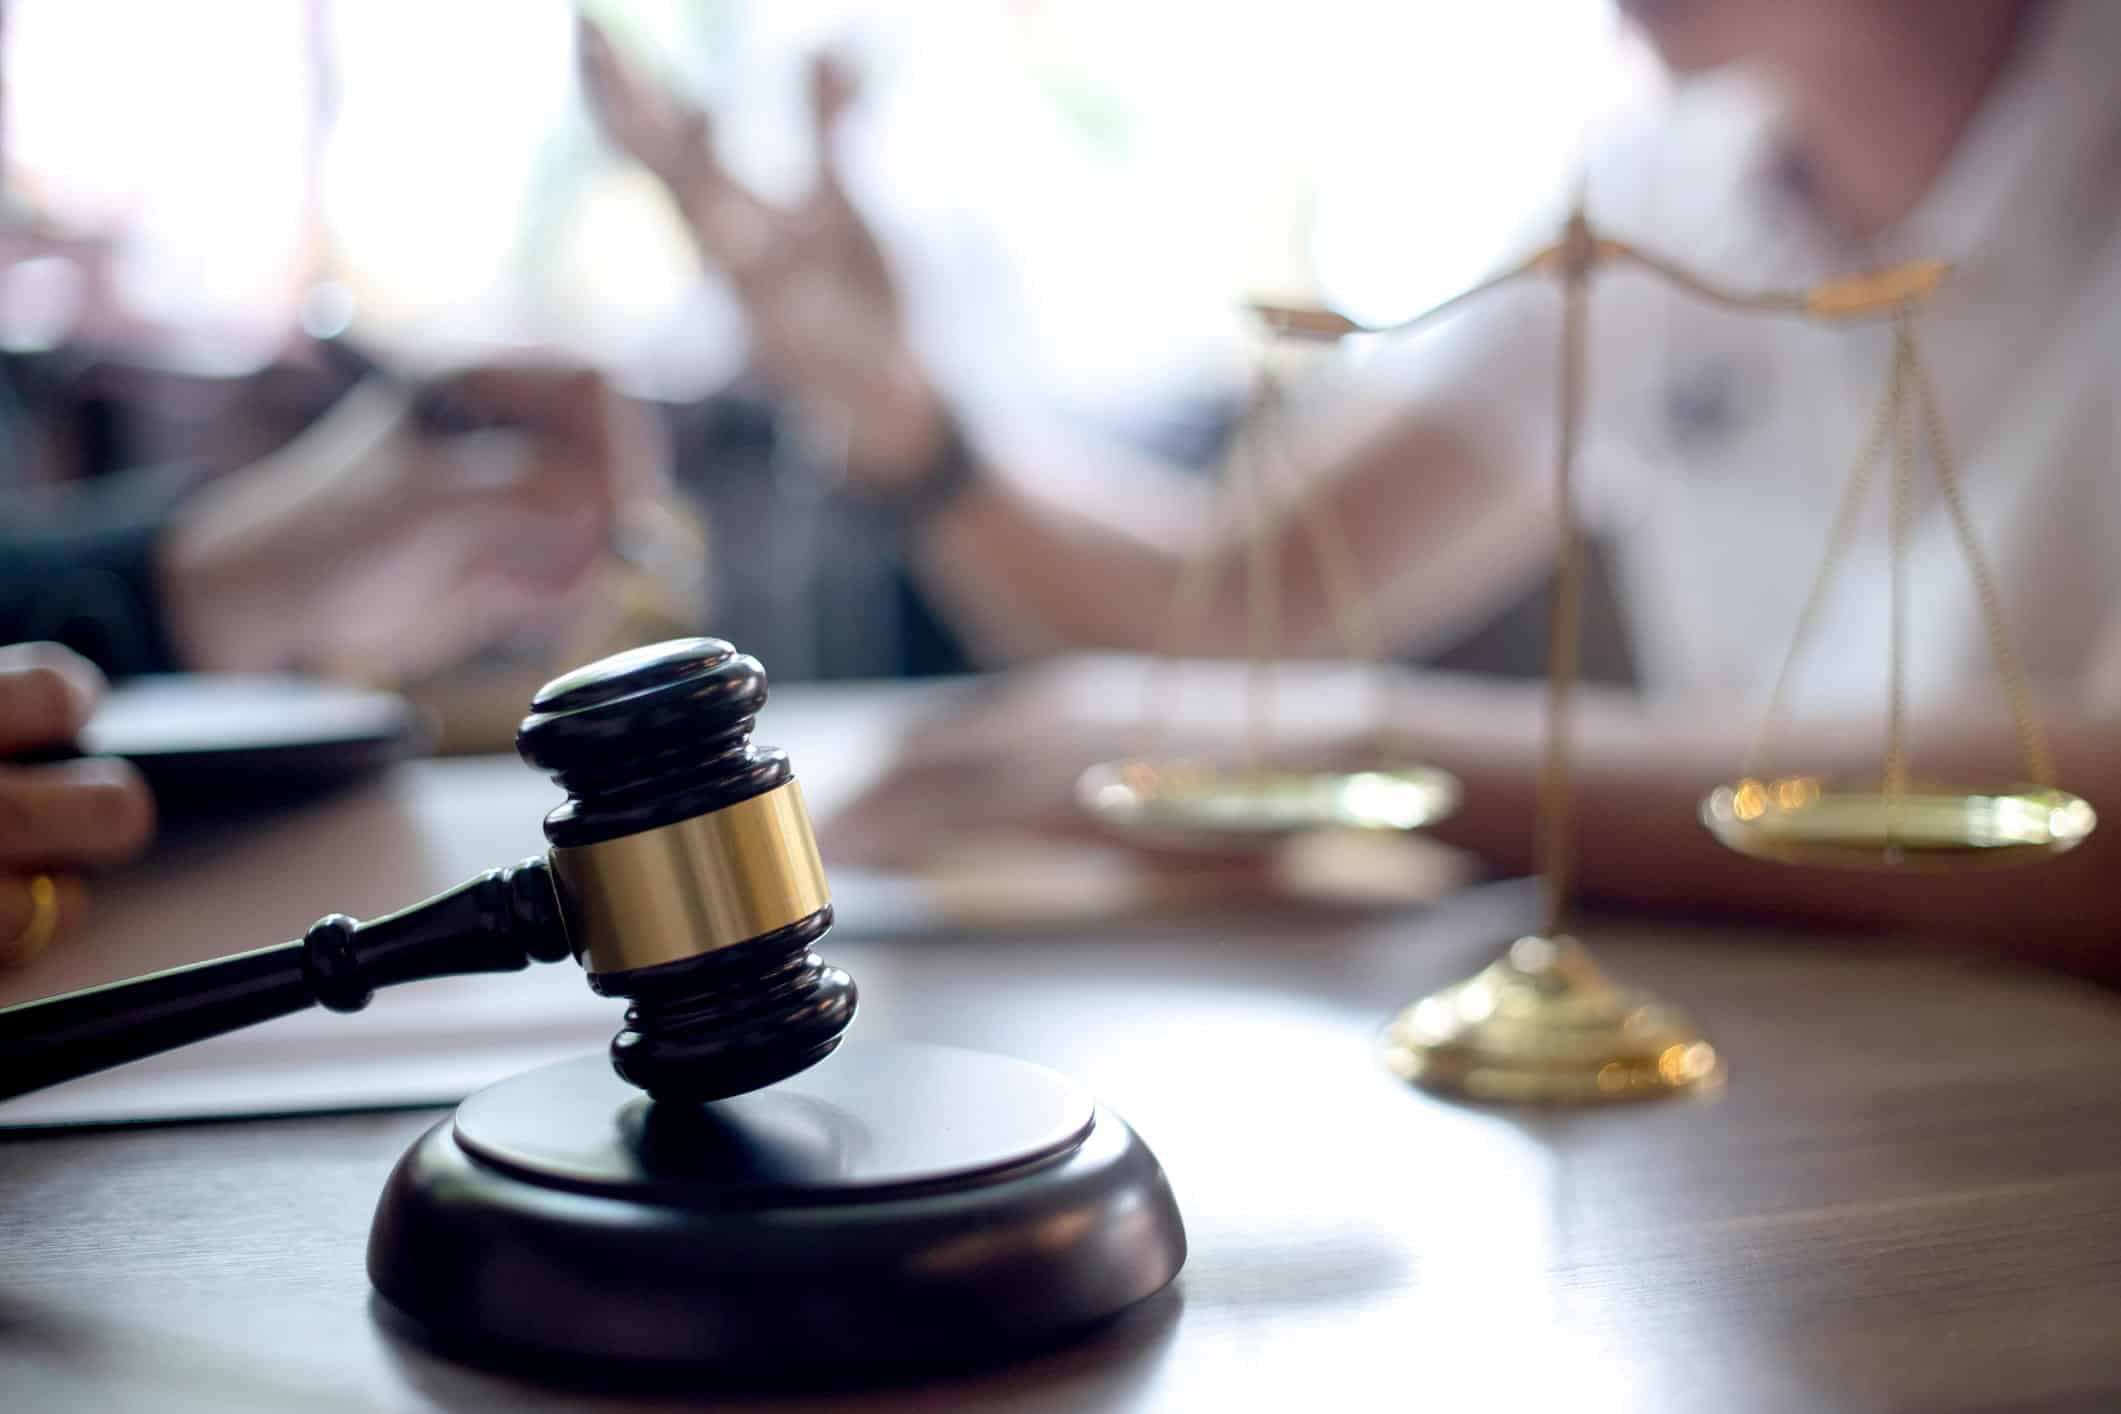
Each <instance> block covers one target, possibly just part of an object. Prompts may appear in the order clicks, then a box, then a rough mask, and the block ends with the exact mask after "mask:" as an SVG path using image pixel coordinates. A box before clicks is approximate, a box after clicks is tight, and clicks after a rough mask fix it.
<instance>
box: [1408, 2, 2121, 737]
mask: <svg viewBox="0 0 2121 1414" xmlns="http://www.w3.org/2000/svg"><path fill="white" fill-rule="evenodd" d="M2117 73H2121V4H2115V3H2110V0H2058V3H2056V4H2055V5H2053V6H2051V7H2050V8H2049V9H2048V10H2046V11H2045V12H2043V13H2041V15H2040V16H2039V18H2038V21H2037V27H2036V29H2035V30H2034V32H2032V33H2030V34H2028V35H2027V36H2026V37H2025V39H2024V41H2023V42H2022V43H2021V46H2020V49H2019V52H2018V53H2017V54H2016V55H2015V56H2014V57H2013V60H2012V62H2011V64H2010V66H2009V68H2008V69H2007V70H2006V72H2005V73H2004V74H2003V75H2002V76H2001V78H2000V79H1999V81H1998V84H1997V87H1996V88H1995V89H1994V91H1993V92H1992V93H1991V95H1990V97H1989V98H1988V100H1987V101H1986V103H1985V105H1984V107H1983V108H1982V110H1981V112H1980V113H1979V114H1978V115H1977V117H1976V119H1975V122H1974V124H1973V125H1972V127H1971V128H1970V130H1969V131H1968V133H1967V134H1966V135H1965V137H1964V138H1963V139H1962V141H1961V143H1960V145H1959V148H1958V150H1957V151H1956V152H1955V153H1954V155H1953V157H1952V159H1951V161H1950V163H1949V164H1948V166H1947V168H1946V170H1945V171H1944V173H1943V174H1942V176H1941V177H1940V179H1939V180H1938V182H1937V183H1936V185H1935V186H1934V187H1933V188H1932V190H1931V192H1930V193H1929V195H1928V196H1927V197H1926V198H1925V200H1924V201H1923V202H1922V204H1921V205H1920V207H1919V208H1918V209H1917V210H1916V211H1915V212H1913V213H1912V214H1911V215H1910V216H1909V217H1908V218H1907V219H1906V220H1905V221H1903V222H1902V223H1901V224H1900V226H1899V227H1898V228H1897V229H1895V230H1894V231H1892V232H1890V233H1889V234H1888V235H1887V236H1885V237H1884V238H1883V239H1882V240H1880V241H1879V242H1877V243H1875V244H1874V245H1872V246H1871V247H1869V248H1868V249H1866V250H1863V251H1851V250H1849V249H1846V248H1837V247H1836V245H1835V243H1834V242H1832V241H1830V240H1829V239H1827V238H1826V237H1825V236H1824V235H1822V234H1821V233H1820V232H1819V231H1818V230H1817V228H1816V227H1814V226H1812V225H1811V224H1809V223H1808V222H1807V220H1806V219H1805V216H1804V214H1803V211H1802V208H1801V203H1799V202H1798V201H1797V200H1796V199H1795V198H1794V197H1793V196H1792V195H1791V194H1789V193H1788V192H1787V191H1786V190H1778V189H1777V187H1776V184H1775V183H1774V182H1773V180H1772V179H1771V178H1770V177H1769V175H1768V171H1769V166H1770V164H1769V160H1768V159H1769V156H1770V154H1771V151H1772V148H1771V144H1770V137H1771V134H1772V132H1773V114H1772V112H1771V110H1770V108H1769V106H1768V104H1767V103H1766V101H1765V99H1764V97H1763V95H1761V94H1760V93H1758V92H1757V91H1755V90H1753V89H1751V88H1750V87H1748V86H1747V85H1745V84H1743V83H1742V82H1739V81H1736V80H1732V79H1716V80H1710V81H1701V82H1697V83H1695V84H1692V85H1690V86H1688V87H1686V88H1683V89H1681V90H1680V91H1679V92H1678V93H1676V94H1675V95H1674V96H1673V98H1672V101H1671V102H1670V104H1669V106H1668V107H1667V108H1666V110H1665V111H1664V112H1662V113H1661V114H1659V115H1658V118H1657V121H1656V123H1655V124H1654V126H1653V127H1651V128H1648V129H1646V130H1645V132H1644V133H1643V134H1642V135H1641V136H1640V137H1638V138H1635V139H1632V140H1627V141H1621V142H1615V143H1613V144H1610V145H1609V147H1608V148H1607V149H1606V150H1605V151H1603V152H1602V153H1601V154H1600V155H1599V156H1598V157H1597V159H1595V160H1594V162H1593V164H1592V171H1591V178H1590V185H1589V192H1590V196H1589V205H1590V212H1591V216H1592V220H1593V222H1594V224H1596V225H1598V226H1600V227H1601V228H1602V229H1604V230H1606V231H1607V232H1609V233H1610V234H1613V235H1616V236H1618V237H1620V238H1622V239H1625V240H1628V241H1630V242H1633V243H1637V244H1640V245H1641V246H1643V247H1645V248H1646V249H1649V250H1652V251H1655V252H1657V253H1659V254H1661V255H1664V256H1666V257H1668V258H1670V259H1672V260H1674V261H1676V262H1678V263H1681V264H1683V265H1686V266H1687V267H1689V268H1691V269H1694V270H1697V271H1699V272H1700V273H1702V274H1704V275H1706V276H1709V277H1711V278H1714V279H1716V280H1719V281H1721V282H1723V283H1726V284H1729V285H1733V286H1735V287H1737V288H1740V289H1784V290H1794V289H1801V288H1803V287H1804V286H1806V285H1808V284H1810V283H1812V282H1813V281H1815V280H1818V279H1820V278H1823V277H1826V276H1829V275H1836V274H1847V273H1853V272H1855V271H1858V270H1862V269H1867V268H1872V267H1875V266H1878V265H1883V264H1889V263H1894V262H1897V261H1900V260H1904V259H1912V258H1918V257H1929V256H1934V257H1939V258H1943V259H1946V260H1950V261H1952V262H1953V263H1954V265H1955V270H1954V273H1953V275H1952V277H1951V279H1950V281H1949V282H1948V283H1947V284H1946V286H1945V287H1944V289H1943V290H1942V291H1941V292H1940V293H1939V294H1938V295H1937V296H1936V297H1935V298H1934V299H1932V300H1931V301H1930V304H1929V307H1928V308H1927V309H1926V310H1925V312H1924V314H1923V316H1922V318H1921V320H1920V324H1919V336H1920V340H1921V346H1922V349H1923V353H1924V356H1925V359H1926V362H1927V364H1928V366H1929V370H1930V373H1931V376H1932V379H1933V380H1934V382H1935V384H1936V386H1937V389H1938V394H1939V398H1940V401H1941V405H1942V409H1943V415H1944V420H1945V423H1946V425H1947V428H1948V432H1949V436H1950V440H1951V442H1952V445H1953V448H1954V451H1955V453H1956V460H1957V462H1958V465H1959V469H1960V473H1961V476H1962V478H1963V483H1964V487H1965V493H1966V497H1967V502H1968V506H1969V509H1970V510H1971V513H1972V517H1973V520H1974V524H1975V533H1976V535H1977V537H1978V539H1979V540H1980V542H1981V545H1982V547H1983V549H1984V550H1985V551H1986V553H1987V555H1988V557H1989V561H1990V564H1991V566H1992V567H1993V569H1994V571H1995V575H1996V579H1997V582H1998V587H1999V589H2000V592H2001V597H2002V599H2003V604H2004V611H2005V616H2006V619H2007V623H2008V628H2009V632H2010V635H2011V638H2012V641H2013V643H2014V645H2015V647H2016V648H2017V650H2018V653H2019V655H2020V657H2021V658H2022V659H2023V661H2024V662H2025V664H2026V666H2027V669H2028V671H2029V674H2030V676H2031V677H2032V678H2033V679H2034V681H2035V682H2036V683H2037V684H2039V685H2041V686H2043V687H2048V688H2057V689H2062V690H2064V691H2069V692H2073V693H2076V694H2078V695H2080V696H2081V695H2088V694H2098V695H2101V696H2104V697H2107V698H2108V699H2109V700H2115V699H2117V698H2121V474H2117V468H2116V461H2117V454H2121V414H2117V410H2116V403H2117V400H2121V83H2117V82H2116V79H2115V75H2116V74H2117ZM1557 229H1558V226H1557V225H1556V224H1555V223H1554V222H1552V221H1549V222H1547V223H1546V224H1545V231H1544V233H1543V236H1542V238H1544V239H1550V238H1551V236H1552V234H1553V233H1554V232H1555V231H1556V230H1557ZM1608 268H1609V270H1610V271H1611V273H1607V274H1602V275H1601V276H1599V277H1598V283H1597V285H1596V287H1595V290H1594V294H1593V297H1592V300H1591V308H1590V319H1591V369H1592V373H1591V388H1590V394H1589V402H1590V406H1591V409H1592V412H1591V416H1590V418H1589V420H1588V425H1587V427H1586V436H1585V441H1584V444H1583V445H1584V451H1583V457H1582V462H1581V467H1580V472H1579V477H1580V485H1581V487H1582V497H1581V504H1582V506H1583V508H1584V511H1585V514H1586V516H1587V518H1588V519H1589V520H1590V521H1591V522H1592V523H1593V524H1594V525H1595V526H1596V527H1597V528H1598V529H1600V530H1601V531H1602V532H1603V533H1604V534H1605V536H1606V537H1607V539H1608V542H1609V545H1610V548H1611V551H1612V554H1613V556H1614V570H1615V578H1616V580H1617V588H1618V592H1619V595H1620V598H1621V607H1622V610H1623V613H1624V615H1625V617H1626V619H1627V620H1628V623H1629V627H1630V629H1631V631H1632V638H1633V646H1634V648H1635V652H1636V657H1637V660H1638V663H1639V665H1640V668H1641V671H1642V675H1643V682H1644V687H1645V690H1646V691H1648V692H1650V693H1652V694H1654V695H1658V696H1666V697H1671V696H1685V697H1689V698H1694V699H1703V698H1711V699H1715V700H1718V701H1728V702H1731V703H1732V705H1733V709H1734V710H1736V711H1739V712H1744V711H1748V710H1756V709H1757V707H1758V706H1759V705H1760V704H1761V703H1762V702H1763V701H1764V699H1765V696H1766V693H1767V691H1768V688H1769V686H1770V684H1771V683H1772V681H1773V677H1774V673H1775V671H1776V669H1777V667H1778V666H1779V665H1780V663H1781V661H1782V659H1783V657H1784V655H1785V653H1786V652H1787V650H1788V648H1789V644H1790V641H1791V636H1792V632H1793V630H1794V628H1795V624H1796V618H1797V613H1798V610H1799V607H1800V605H1801V604H1802V602H1803V599H1804V596H1805V594H1806V592H1807V591H1808V589H1809V588H1810V585H1811V581H1812V578H1813V576H1814V574H1815V572H1816V570H1817V567H1818V564H1819V561H1820V558H1821V555H1822V554H1823V552H1824V549H1825V546H1826V541H1827V534H1828V529H1829V526H1830V525H1831V523H1832V520H1833V516H1834V513H1835V510H1836V507H1837V505H1838V502H1839V500H1840V496H1841V491H1842V487H1843V484H1844V482H1845V480H1846V478H1847V475H1848V472H1849V469H1850V467H1851V465H1852V464H1853V462H1854V460H1855V457H1856V454H1857V451H1858V448H1859V445H1860V443H1861V442H1862V440H1863V438H1864V434H1865V431H1866V429H1867V428H1868V426H1869V424H1870V422H1871V420H1872V418H1873V417H1874V416H1875V414H1876V410H1877V408H1878V407H1879V405H1880V402H1881V401H1882V399H1883V396H1884V392H1885V382H1886V377H1887V374H1888V370H1889V363H1890V358H1891V349H1892V331H1891V329H1890V328H1889V327H1887V326H1885V325H1878V324H1873V325H1862V326H1857V325H1840V326H1829V325H1822V324H1818V323H1813V322H1808V321H1804V320H1799V319H1795V318H1790V317H1786V316H1774V315H1741V314H1736V313H1733V312H1731V311H1728V310H1724V309H1720V308H1716V307H1711V306H1707V305H1704V304H1702V303H1700V302H1698V301H1696V300H1694V299H1692V298H1691V297H1689V296H1686V295H1683V294H1680V293H1678V292H1675V291H1672V290H1670V289H1668V288H1666V287H1664V286H1662V285H1659V284H1657V283H1655V282H1653V281H1651V280H1650V279H1648V278H1647V277H1646V276H1643V275H1641V274H1639V273H1633V272H1629V271H1626V270H1623V269H1621V268H1620V267H1608ZM1558 304H1559V300H1558V296H1557V295H1556V294H1555V292H1554V288H1553V286H1552V284H1551V282H1530V283H1528V284H1526V285H1524V286H1522V287H1519V288H1515V289H1512V290H1510V291H1507V292H1503V293H1499V294H1497V295H1495V296H1492V297H1491V298H1490V301H1489V302H1488V303H1486V304H1484V305H1479V306H1476V307H1475V308H1474V309H1473V310H1472V311H1471V312H1470V313H1468V314H1467V315H1466V316H1464V317H1462V318H1453V319H1452V320H1451V321H1450V323H1449V324H1447V325H1446V326H1444V327H1443V328H1441V329H1439V330H1437V331H1436V332H1435V333H1434V334H1418V335H1415V336H1413V338H1412V340H1411V342H1410V346H1409V348H1408V349H1407V350H1406V352H1407V355H1408V360H1407V362H1408V365H1409V373H1408V374H1407V376H1408V377H1410V378H1411V379H1412V380H1413V381H1414V382H1415V384H1416V385H1417V394H1418V396H1419V397H1420V398H1421V401H1422V403H1423V404H1424V405H1428V406H1436V407H1445V406H1450V407H1453V408H1454V413H1453V415H1454V417H1465V416H1468V414H1466V413H1465V412H1464V411H1463V409H1464V408H1465V407H1467V406H1471V407H1472V409H1473V411H1472V413H1471V414H1470V418H1471V420H1472V422H1473V423H1474V424H1475V425H1476V426H1477V427H1478V428H1479V429H1480V431H1479V435H1481V436H1482V437H1484V438H1485V439H1488V440H1490V441H1492V442H1494V443H1496V444H1498V448H1497V449H1498V451H1500V452H1501V453H1503V454H1505V455H1507V456H1508V457H1509V458H1510V460H1511V461H1512V462H1516V463H1523V464H1525V465H1528V466H1530V467H1533V468H1537V469H1539V470H1540V471H1541V472H1542V473H1543V474H1551V463H1552V457H1553V453H1552V427H1553V422H1554V412H1553V408H1554V392H1553V376H1554V351H1553V345H1554V341H1555V333H1556V329H1557V326H1558V320H1557V317H1556V310H1557V309H1558ZM1424 341H1429V342H1426V343H1425V342H1424ZM1890 477H1891V460H1890V454H1889V453H1888V456H1887V457H1886V459H1884V461H1883V462H1882V463H1881V465H1880V467H1879V468H1878V471H1877V472H1876V473H1875V475H1874V478H1873V483H1872V488H1871V490H1872V495H1871V497H1870V503H1869V507H1868V512H1867V514H1866V516H1865V518H1864V520H1863V521H1862V523H1861V528H1860V530H1859V533H1858V536H1857V539H1856V542H1855V544H1854V546H1853V547H1852V551H1851V553H1850V555H1849V557H1848V560H1847V562H1846V563H1845V564H1844V565H1843V566H1842V568H1841V570H1840V572H1839V575H1838V577H1837V580H1836V583H1835V586H1834V589H1833V591H1832V593H1831V594H1830V596H1829V598H1828V599H1827V601H1826V603H1825V606H1824V612H1823V614H1822V617H1821V620H1820V623H1819V626H1818V628H1817V629H1816V631H1815V634H1814V637H1813V639H1812V645H1811V648H1810V650H1809V652H1808V653H1807V655H1806V657H1805V658H1804V659H1803V660H1802V663H1801V664H1800V668H1799V672H1798V676H1797V679H1796V684H1797V689H1798V690H1797V693H1796V696H1795V698H1794V703H1793V705H1794V706H1795V707H1796V708H1797V709H1798V710H1799V711H1845V710H1865V709H1868V708H1872V707H1877V708H1879V709H1881V710H1882V704H1883V702H1884V695H1885V683H1886V679H1885V671H1886V670H1885V663H1886V651H1887V630H1888V580H1887V558H1886V545H1887V539H1886V517H1885V490H1886V485H1887V482H1888V481H1889V480H1890ZM1915 488H1916V491H1915V498H1914V502H1913V505H1914V515H1915V519H1914V523H1913V527H1912V531H1911V535H1910V541H1909V555H1908V561H1907V564H1908V575H1909V586H1910V597H1911V605H1912V607H1911V610H1910V614H1909V622H1908V639H1907V663H1906V673H1907V677H1906V682H1907V689H1908V699H1909V702H1910V704H1911V705H1914V706H1919V705H1921V704H1924V703H1937V702H1940V701H1945V700H1953V701H1965V702H1970V703H1971V702H2000V700H2001V698H2000V688H1999V686H1998V683H1999V681H2000V680H1999V678H1998V676H1997V674H1996V672H1995V669H1994V667H1993V665H1992V661H1991V657H1990V653H1989V648H1988V641H1987V637H1986V635H1985V634H1984V632H1983V629H1982V624H1981V618H1980V615H1979V611H1978V605H1977V602H1976V598H1975V595H1974V592H1973V588H1972V583H1971V580H1970V578H1969V575H1968V573H1967V570H1966V568H1965V565H1964V562H1963V559H1962V557H1961V555H1960V553H1959V550H1958V544H1957V541H1956V538H1955V537H1954V534H1953V530H1952V526H1951V523H1950V520H1949V518H1948V516H1947V515H1946V513H1945V508H1944V506H1943V505H1942V504H1941V502H1940V500H1939V497H1938V495H1937V492H1936V482H1935V478H1934V475H1933V474H1932V472H1931V471H1930V470H1929V468H1928V466H1927V464H1926V460H1925V461H1921V462H1918V465H1917V473H1916V479H1915Z"/></svg>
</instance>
